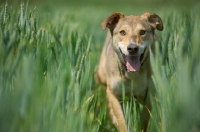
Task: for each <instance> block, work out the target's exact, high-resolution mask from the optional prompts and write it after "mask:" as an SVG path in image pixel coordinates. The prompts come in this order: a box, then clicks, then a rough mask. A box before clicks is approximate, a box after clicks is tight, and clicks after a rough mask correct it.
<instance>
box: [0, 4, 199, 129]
mask: <svg viewBox="0 0 200 132" xmlns="http://www.w3.org/2000/svg"><path fill="white" fill-rule="evenodd" d="M69 10H70V9H64V10H63V9H54V8H45V9H40V8H38V7H35V8H33V9H29V7H28V5H27V4H23V3H22V4H21V5H20V6H19V8H15V7H12V6H10V5H8V4H4V5H2V6H1V8H0V131H2V132H8V131H14V132H15V131H25V132H26V131H30V132H31V131H34V132H35V131H44V132H45V131H47V132H51V131H52V132H55V131H56V132H61V131H62V132H63V131H66V132H94V131H109V132H110V131H117V130H116V128H115V127H114V126H112V123H111V122H110V121H109V117H108V112H107V106H106V105H107V103H106V98H105V90H104V88H103V86H101V85H98V84H96V83H95V81H94V79H93V73H94V71H95V67H96V65H97V62H98V59H99V56H100V52H101V48H102V46H103V41H104V37H105V35H103V34H106V33H103V32H102V31H101V30H100V25H99V24H100V22H101V21H102V20H103V19H104V18H105V17H106V16H107V15H108V14H110V13H109V12H107V10H100V11H96V10H95V9H94V8H90V9H80V10H79V11H77V10H73V11H69ZM94 10H95V12H93V11H94ZM123 10H124V11H127V12H130V9H127V10H125V9H123ZM136 12H139V11H138V10H137V11H136ZM198 12H199V9H195V10H190V11H187V12H181V11H178V10H177V11H176V12H170V11H166V12H164V11H163V12H160V14H161V18H163V22H164V27H165V29H164V31H163V32H162V33H158V34H159V38H160V43H156V54H155V55H153V54H151V62H152V67H153V72H154V75H153V80H154V83H155V88H156V95H153V96H152V104H153V111H152V112H151V121H150V125H149V131H152V132H155V131H162V132H168V131H176V132H178V131H180V132H182V131H194V132H196V131H199V129H200V126H199V125H200V111H199V108H200V103H198V100H199V98H200V95H199V94H200V82H199V80H198V79H199V76H200V69H199V66H200V62H199V61H200V60H199V55H198V53H199V51H200V46H199V42H200V38H199V36H200V33H199V31H200V26H199V24H198V22H199V21H200V15H199V13H198ZM85 14H87V15H85ZM97 14H98V16H96V15H97ZM130 14H132V13H131V12H130ZM94 16H95V17H94ZM91 20H92V21H91ZM129 100H131V103H128V102H127V101H126V99H124V104H123V107H124V109H125V116H126V118H127V122H128V124H129V126H130V129H131V131H139V130H140V117H139V114H138V113H137V111H138V110H137V108H136V107H135V106H136V105H137V104H136V103H135V102H134V100H133V99H132V98H131V99H129Z"/></svg>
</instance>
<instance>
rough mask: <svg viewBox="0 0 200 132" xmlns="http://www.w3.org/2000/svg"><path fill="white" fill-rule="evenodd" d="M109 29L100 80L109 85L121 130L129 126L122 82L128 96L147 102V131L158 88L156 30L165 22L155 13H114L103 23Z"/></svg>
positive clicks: (110, 103)
mask: <svg viewBox="0 0 200 132" xmlns="http://www.w3.org/2000/svg"><path fill="white" fill-rule="evenodd" d="M101 26H102V29H103V30H106V28H108V29H109V30H110V31H109V32H108V34H107V37H106V41H105V44H104V47H103V50H102V54H101V57H100V62H99V65H98V69H97V71H96V73H95V78H96V80H97V81H98V82H99V83H101V84H105V86H106V96H107V101H108V108H109V113H110V117H111V119H112V122H113V123H114V124H115V125H117V126H118V129H119V131H120V132H127V131H128V127H127V124H126V120H125V117H124V113H123V109H122V106H121V103H120V102H121V98H122V85H123V86H125V95H126V96H128V97H130V96H132V95H133V96H134V97H135V99H136V101H137V102H140V103H142V104H143V105H144V107H143V111H142V115H141V129H142V131H143V132H146V131H147V126H148V122H149V118H150V115H149V111H150V110H151V104H150V91H151V90H152V89H153V88H154V85H153V82H152V78H151V76H152V70H151V65H150V49H151V50H152V52H153V49H154V42H155V39H156V35H155V30H156V29H157V30H159V31H162V30H163V23H162V20H161V18H160V17H159V16H158V15H156V14H155V13H150V12H147V13H144V14H142V15H141V16H133V15H131V16H124V14H122V13H120V12H114V13H112V14H111V15H110V16H109V17H108V18H107V19H105V20H104V21H103V22H102V23H101Z"/></svg>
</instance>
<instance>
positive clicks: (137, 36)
mask: <svg viewBox="0 0 200 132" xmlns="http://www.w3.org/2000/svg"><path fill="white" fill-rule="evenodd" d="M106 27H108V28H109V29H110V31H111V34H112V37H113V47H114V49H115V51H116V53H117V54H118V57H119V59H120V61H121V63H123V64H124V65H126V69H127V70H128V71H130V72H135V71H137V70H139V68H140V66H141V63H142V61H143V59H144V58H145V57H144V55H145V52H146V51H147V50H148V48H147V47H148V46H149V45H151V44H152V43H153V41H154V30H155V29H158V30H163V25H162V21H161V19H160V17H158V16H157V15H156V14H153V13H145V14H143V15H141V16H126V17H125V16H124V15H123V14H121V13H113V14H111V15H110V16H109V17H108V18H107V19H106V20H105V21H104V22H103V23H102V28H103V29H105V28H106Z"/></svg>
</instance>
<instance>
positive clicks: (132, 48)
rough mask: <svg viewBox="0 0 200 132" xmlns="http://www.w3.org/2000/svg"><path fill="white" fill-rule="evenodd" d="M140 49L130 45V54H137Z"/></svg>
mask: <svg viewBox="0 0 200 132" xmlns="http://www.w3.org/2000/svg"><path fill="white" fill-rule="evenodd" d="M138 49H139V47H138V46H137V45H135V44H129V45H128V47H127V50H128V52H129V53H137V52H138Z"/></svg>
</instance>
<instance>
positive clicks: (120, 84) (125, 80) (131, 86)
mask: <svg viewBox="0 0 200 132" xmlns="http://www.w3.org/2000/svg"><path fill="white" fill-rule="evenodd" d="M149 82H150V80H149V78H148V76H147V73H146V72H144V73H139V72H138V73H137V72H135V73H130V72H127V71H126V72H125V73H124V76H123V77H121V78H118V79H117V78H116V79H115V81H114V82H113V87H112V90H113V92H114V93H115V94H116V95H118V96H120V95H122V90H123V88H124V89H125V93H126V95H131V94H133V95H135V96H143V94H144V93H145V92H146V89H147V87H148V85H149Z"/></svg>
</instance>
